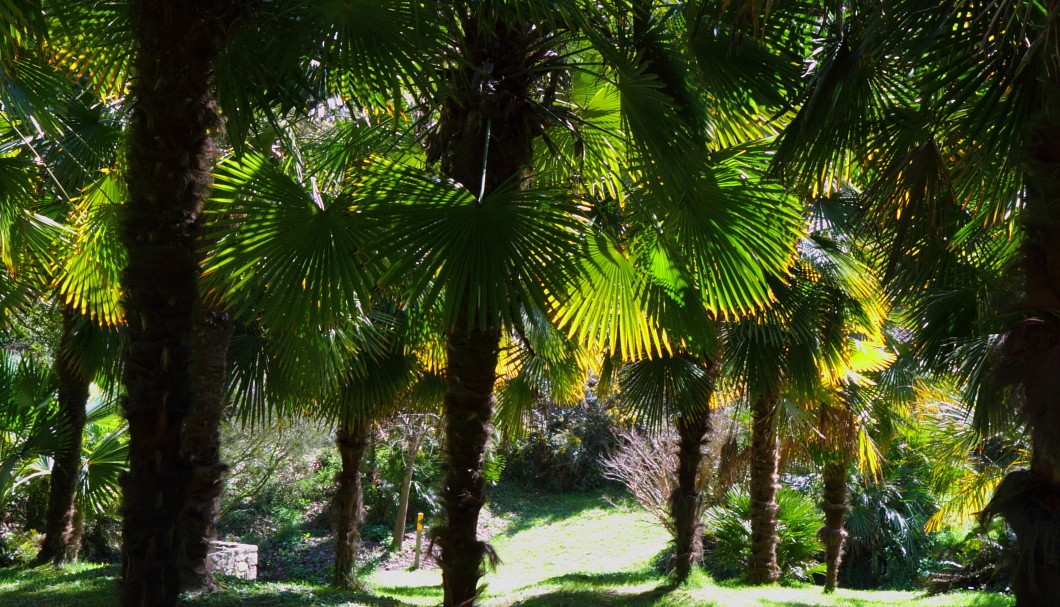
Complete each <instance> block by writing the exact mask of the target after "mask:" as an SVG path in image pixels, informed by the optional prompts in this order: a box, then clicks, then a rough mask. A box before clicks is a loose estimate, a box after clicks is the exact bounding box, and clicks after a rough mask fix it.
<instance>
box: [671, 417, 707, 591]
mask: <svg viewBox="0 0 1060 607" xmlns="http://www.w3.org/2000/svg"><path fill="white" fill-rule="evenodd" d="M676 421H677V423H676V426H677V435H678V439H679V442H678V448H677V486H676V487H674V491H673V493H672V494H671V495H670V514H671V516H673V518H674V547H675V551H674V577H675V578H676V579H677V581H678V582H683V581H685V580H686V579H688V576H689V574H691V573H692V568H693V567H695V566H696V565H698V564H699V562H700V561H701V560H702V559H703V533H702V527H703V525H702V523H700V516H701V515H702V514H703V493H702V492H701V491H700V484H699V464H700V462H701V461H703V443H704V441H705V440H706V437H707V433H708V432H710V408H709V407H708V408H706V409H705V410H704V411H703V412H702V413H699V414H695V415H681V416H679V417H678V418H677V420H676Z"/></svg>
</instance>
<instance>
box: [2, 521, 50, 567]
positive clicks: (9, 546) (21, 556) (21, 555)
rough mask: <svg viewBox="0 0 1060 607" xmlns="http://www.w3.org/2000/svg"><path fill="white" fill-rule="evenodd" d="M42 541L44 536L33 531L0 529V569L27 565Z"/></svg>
mask: <svg viewBox="0 0 1060 607" xmlns="http://www.w3.org/2000/svg"><path fill="white" fill-rule="evenodd" d="M43 541H44V535H43V534H41V533H40V532H38V531H36V530H35V529H30V530H29V531H23V530H21V529H16V528H10V527H8V528H2V527H0V567H10V566H11V565H25V564H27V563H29V562H30V561H32V560H33V559H34V557H36V556H37V552H39V551H40V546H41V542H43Z"/></svg>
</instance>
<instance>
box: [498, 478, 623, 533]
mask: <svg viewBox="0 0 1060 607" xmlns="http://www.w3.org/2000/svg"><path fill="white" fill-rule="evenodd" d="M609 502H610V496H608V495H607V494H604V493H600V492H593V493H557V494H544V495H542V494H541V493H539V492H530V491H526V490H524V489H521V488H518V487H514V486H502V487H501V488H498V489H496V490H495V491H493V492H492V493H491V494H490V496H489V503H490V510H491V511H492V512H493V513H494V514H495V515H497V516H499V517H502V518H504V519H505V520H506V521H507V522H508V524H507V526H506V528H505V530H504V532H503V533H502V534H501V535H508V536H510V535H514V534H516V533H519V532H520V531H525V530H527V529H531V528H533V527H538V526H541V525H548V524H551V523H558V522H560V521H563V520H566V519H569V518H573V517H576V516H578V515H579V514H581V513H582V512H585V511H586V510H592V509H595V508H601V507H604V506H606V505H607V504H608V503H609Z"/></svg>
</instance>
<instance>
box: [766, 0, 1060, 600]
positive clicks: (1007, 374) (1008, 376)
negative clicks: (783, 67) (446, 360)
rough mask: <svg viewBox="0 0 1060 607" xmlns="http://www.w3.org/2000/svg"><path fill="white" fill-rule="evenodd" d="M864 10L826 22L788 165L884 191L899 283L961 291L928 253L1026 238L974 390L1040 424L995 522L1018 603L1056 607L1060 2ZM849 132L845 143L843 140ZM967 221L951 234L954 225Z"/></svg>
mask: <svg viewBox="0 0 1060 607" xmlns="http://www.w3.org/2000/svg"><path fill="white" fill-rule="evenodd" d="M860 4H861V3H858V2H851V3H846V4H843V5H838V11H842V12H843V14H842V15H841V14H839V13H838V12H837V13H833V14H832V16H831V18H830V19H829V21H830V22H831V23H833V24H836V27H834V28H832V29H831V31H830V33H829V35H828V36H825V37H822V39H827V40H828V42H826V43H825V47H823V49H822V50H826V52H825V53H822V54H819V56H821V57H822V58H823V59H824V60H822V61H819V62H817V63H816V64H815V66H814V70H813V73H814V76H813V77H812V78H811V79H810V80H809V82H810V87H809V89H808V90H807V92H806V95H805V96H804V97H803V98H802V101H804V103H801V107H802V109H801V110H800V112H801V113H802V114H803V115H804V116H805V117H806V120H804V121H803V123H802V125H801V130H800V132H794V131H793V132H791V133H790V134H789V135H790V136H789V138H788V144H789V145H788V148H787V149H788V151H789V153H788V154H784V155H781V156H780V157H778V160H779V161H780V162H781V166H782V167H787V168H788V169H791V170H796V167H798V169H797V170H800V171H801V170H805V169H806V168H808V167H816V168H818V169H825V168H830V169H829V170H812V169H811V170H810V171H809V172H810V174H812V175H814V176H817V175H821V174H826V173H832V174H835V173H836V171H835V170H834V169H835V168H836V166H837V161H838V160H839V158H840V157H842V156H845V157H846V158H848V159H851V160H854V161H857V162H859V163H860V164H861V165H863V166H867V167H871V169H872V171H873V173H874V174H875V175H876V177H875V179H874V180H873V184H874V186H873V190H874V191H875V192H876V193H877V195H875V196H873V197H871V198H870V200H869V201H868V202H869V204H870V205H871V206H872V207H873V208H875V209H876V211H877V213H879V214H880V215H884V214H886V215H888V216H890V217H892V218H894V220H895V221H894V223H895V224H896V226H895V227H896V229H895V230H894V231H892V232H891V233H892V234H897V235H898V236H897V237H896V238H893V239H892V240H891V244H892V245H893V246H894V248H893V249H892V256H891V258H892V259H895V260H900V259H901V254H904V253H906V252H911V253H912V255H910V256H909V257H910V258H911V259H913V260H916V262H917V263H916V264H915V265H914V269H916V270H917V271H916V272H915V273H908V274H905V275H904V276H903V275H900V274H896V275H895V278H898V279H907V278H908V279H913V280H910V281H908V282H906V283H905V284H906V285H907V286H908V288H909V289H910V290H916V289H920V288H923V287H924V286H925V285H929V284H930V285H936V286H943V285H945V284H946V283H947V281H949V280H950V278H951V276H950V275H948V274H947V273H946V272H944V271H939V270H940V267H939V265H938V264H936V263H933V262H934V259H932V257H931V255H930V254H931V253H938V252H943V253H945V252H952V253H954V254H956V255H962V256H964V258H966V259H971V258H972V257H971V255H973V254H974V251H970V250H969V248H970V247H969V246H968V244H969V238H971V239H972V240H973V242H974V237H975V236H976V235H977V234H978V235H982V234H984V233H989V231H990V230H992V229H994V228H1002V230H1000V231H1002V232H1006V231H1007V232H1008V234H1009V235H1010V236H1011V235H1016V236H1018V239H1017V240H1018V242H1020V244H1021V250H1020V254H1019V261H1018V268H1019V270H1020V274H1021V277H1022V279H1023V285H1022V290H1021V292H1020V293H1019V295H1020V301H1019V302H1017V303H1016V304H1015V305H1014V306H1012V307H1011V308H1009V310H1011V311H1012V314H1011V316H1010V318H1009V319H1008V320H1007V321H1006V323H1005V324H1004V325H1003V328H1002V329H1001V330H1000V331H999V332H998V334H997V337H996V338H995V340H994V341H995V346H996V348H995V354H994V355H993V356H992V359H991V360H992V362H991V364H990V365H989V367H990V369H991V370H990V371H989V372H987V373H981V374H979V376H978V379H980V380H989V382H987V383H988V385H990V386H992V389H990V390H985V391H984V390H973V391H972V393H973V395H978V396H980V397H979V398H977V399H976V408H977V418H978V419H980V420H989V419H991V418H993V419H997V417H998V415H996V414H990V411H991V410H994V412H996V411H997V410H998V407H999V406H1009V407H1011V409H1010V410H1018V411H1019V412H1020V414H1021V415H1022V416H1023V419H1024V420H1025V421H1026V422H1027V424H1028V428H1029V431H1030V436H1031V442H1032V451H1033V457H1032V461H1031V467H1030V469H1029V470H1026V471H1019V472H1014V473H1012V474H1010V475H1009V476H1008V477H1006V480H1005V482H1003V483H1002V484H1001V485H1000V486H999V488H998V490H997V492H996V494H995V500H994V501H993V502H992V503H991V504H990V505H989V506H988V507H987V509H986V511H985V512H986V514H987V515H988V516H992V515H1001V516H1003V517H1005V518H1006V519H1007V520H1008V521H1009V522H1010V523H1011V524H1012V525H1013V528H1014V529H1015V530H1016V532H1017V537H1018V543H1019V547H1020V550H1021V553H1022V558H1021V560H1020V562H1021V563H1022V565H1021V566H1020V567H1018V568H1017V570H1016V572H1015V579H1014V584H1013V588H1014V589H1015V592H1016V595H1017V601H1018V603H1019V604H1020V605H1044V604H1048V603H1049V601H1051V600H1052V599H1051V597H1053V596H1055V595H1056V594H1057V592H1058V591H1060V588H1058V586H1057V584H1060V582H1058V581H1057V580H1060V575H1058V573H1057V567H1058V565H1057V564H1056V560H1055V559H1051V558H1050V557H1048V556H1047V554H1048V551H1049V550H1052V548H1051V547H1055V546H1056V545H1057V542H1060V514H1058V512H1060V507H1058V506H1057V504H1058V501H1057V498H1056V496H1057V494H1058V492H1060V474H1058V473H1057V470H1060V467H1058V465H1057V462H1058V461H1060V450H1058V447H1057V445H1060V435H1058V434H1057V428H1060V423H1057V419H1058V418H1057V416H1058V415H1060V413H1058V412H1060V406H1058V404H1057V401H1056V397H1055V394H1056V391H1055V390H1054V389H1053V387H1052V380H1051V379H1050V378H1052V377H1054V376H1056V369H1055V366H1056V364H1057V363H1056V360H1057V357H1056V356H1054V355H1052V354H1045V353H1052V352H1054V351H1055V350H1056V347H1057V345H1056V344H1057V343H1060V338H1058V337H1057V335H1060V328H1058V326H1057V325H1056V322H1055V316H1056V314H1055V311H1056V310H1057V308H1058V304H1057V300H1058V296H1057V292H1056V290H1055V289H1054V287H1052V286H1051V284H1052V281H1051V279H1050V277H1052V276H1054V275H1055V273H1056V270H1055V267H1056V261H1055V260H1056V259H1057V256H1058V253H1057V251H1058V250H1060V249H1058V248H1057V247H1060V232H1057V229H1056V226H1055V221H1053V220H1052V219H1051V218H1052V217H1054V216H1055V215H1056V212H1055V202H1054V200H1055V196H1053V193H1054V192H1055V191H1056V188H1057V183H1056V177H1055V175H1056V171H1055V166H1056V164H1055V163H1056V160H1055V158H1056V154H1055V153H1054V151H1053V146H1054V145H1055V143H1054V141H1055V138H1053V137H1051V136H1050V133H1052V132H1054V131H1055V130H1056V128H1057V122H1056V117H1055V115H1054V114H1055V112H1053V111H1051V109H1050V108H1053V107H1055V105H1056V101H1057V99H1058V97H1057V94H1058V90H1060V88H1058V85H1060V83H1058V81H1057V76H1056V74H1057V64H1058V61H1060V53H1058V52H1057V48H1056V40H1057V37H1056V27H1057V20H1056V19H1057V10H1056V8H1057V7H1056V4H1055V3H1054V2H1042V3H1007V2H997V3H987V4H985V5H978V4H974V3H969V2H954V3H946V4H937V3H929V2H919V1H915V0H910V1H908V2H899V3H896V4H894V5H890V6H888V7H887V8H886V10H884V9H883V8H873V7H860V8H863V9H865V10H860V11H856V9H857V8H859V5H860ZM840 22H843V23H842V25H840ZM865 33H871V35H870V36H863V34H865ZM832 42H836V44H834V45H832ZM833 51H834V52H833ZM885 57H886V58H887V59H886V60H885V59H884V58H885ZM891 58H898V60H897V61H894V60H891ZM844 90H856V91H858V93H859V94H858V95H850V94H842V95H841V94H840V92H841V91H844ZM836 108H840V109H839V111H837V110H836ZM838 132H846V133H848V135H846V136H843V137H842V138H841V139H837V138H836V137H835V135H836V133H838ZM837 143H838V145H837ZM795 150H801V152H795ZM962 218H963V219H962ZM955 223H956V224H958V225H959V226H960V228H959V229H958V230H957V231H956V234H957V237H955V238H954V237H952V234H953V232H951V231H949V230H947V229H945V228H946V226H952V225H954V224H955ZM985 352H986V350H982V349H980V351H979V353H980V355H982V354H983V353H985ZM1032 352H1033V353H1034V354H1030V353H1032ZM983 360H984V359H982V358H981V359H980V361H983ZM943 362H944V364H947V365H949V364H951V362H950V361H943ZM981 367H982V366H981ZM980 385H981V386H982V385H983V384H982V383H980ZM1043 550H1044V551H1045V552H1042V551H1043Z"/></svg>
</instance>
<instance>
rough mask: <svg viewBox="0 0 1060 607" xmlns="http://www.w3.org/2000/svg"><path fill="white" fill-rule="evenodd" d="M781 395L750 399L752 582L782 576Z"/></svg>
mask: <svg viewBox="0 0 1060 607" xmlns="http://www.w3.org/2000/svg"><path fill="white" fill-rule="evenodd" d="M778 404H779V398H778V397H777V396H776V395H774V394H766V395H762V396H759V397H757V398H755V399H754V400H753V401H752V402H751V484H750V493H751V559H750V561H749V562H748V564H747V579H748V581H749V582H750V583H751V584H771V583H773V582H776V581H777V580H778V579H779V578H780V569H779V567H778V566H777V490H778V488H779V485H778V483H777V481H778V480H779V475H778V474H777V410H778Z"/></svg>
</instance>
